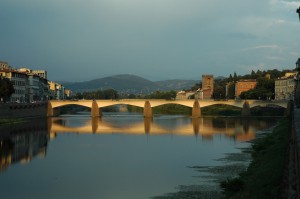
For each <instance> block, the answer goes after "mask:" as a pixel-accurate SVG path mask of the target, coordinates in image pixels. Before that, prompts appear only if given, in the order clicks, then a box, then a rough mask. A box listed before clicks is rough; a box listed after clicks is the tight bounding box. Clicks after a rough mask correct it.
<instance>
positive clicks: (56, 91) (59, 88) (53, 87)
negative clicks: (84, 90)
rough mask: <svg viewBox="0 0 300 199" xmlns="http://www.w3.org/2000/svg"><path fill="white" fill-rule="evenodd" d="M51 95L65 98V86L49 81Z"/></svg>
mask: <svg viewBox="0 0 300 199" xmlns="http://www.w3.org/2000/svg"><path fill="white" fill-rule="evenodd" d="M48 84H49V90H50V96H49V99H57V100H62V99H65V87H64V86H63V85H61V84H59V83H56V82H52V81H48Z"/></svg>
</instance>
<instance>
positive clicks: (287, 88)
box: [275, 73, 297, 100]
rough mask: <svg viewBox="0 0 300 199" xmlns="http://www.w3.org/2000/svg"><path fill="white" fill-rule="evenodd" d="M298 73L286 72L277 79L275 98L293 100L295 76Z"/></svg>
mask: <svg viewBox="0 0 300 199" xmlns="http://www.w3.org/2000/svg"><path fill="white" fill-rule="evenodd" d="M296 74H297V73H286V74H285V76H284V77H281V78H279V79H276V80H275V100H292V99H294V93H295V85H296V82H295V79H294V78H295V76H296Z"/></svg>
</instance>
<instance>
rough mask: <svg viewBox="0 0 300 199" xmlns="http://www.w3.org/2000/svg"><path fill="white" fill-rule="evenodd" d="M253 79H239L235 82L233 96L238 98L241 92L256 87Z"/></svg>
mask: <svg viewBox="0 0 300 199" xmlns="http://www.w3.org/2000/svg"><path fill="white" fill-rule="evenodd" d="M256 84H257V82H256V80H255V79H241V80H239V81H237V82H236V83H235V97H236V98H239V97H240V95H241V93H242V92H245V91H248V90H250V89H254V88H255V87H256Z"/></svg>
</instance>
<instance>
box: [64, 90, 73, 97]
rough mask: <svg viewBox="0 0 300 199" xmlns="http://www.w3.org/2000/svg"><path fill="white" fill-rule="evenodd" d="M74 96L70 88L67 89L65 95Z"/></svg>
mask: <svg viewBox="0 0 300 199" xmlns="http://www.w3.org/2000/svg"><path fill="white" fill-rule="evenodd" d="M71 96H72V91H71V90H69V89H65V97H71Z"/></svg>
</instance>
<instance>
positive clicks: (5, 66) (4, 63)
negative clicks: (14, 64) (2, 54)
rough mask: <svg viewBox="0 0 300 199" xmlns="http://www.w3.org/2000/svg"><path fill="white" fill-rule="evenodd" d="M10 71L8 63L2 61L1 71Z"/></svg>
mask: <svg viewBox="0 0 300 199" xmlns="http://www.w3.org/2000/svg"><path fill="white" fill-rule="evenodd" d="M4 69H8V63H7V62H4V61H0V70H4Z"/></svg>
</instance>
